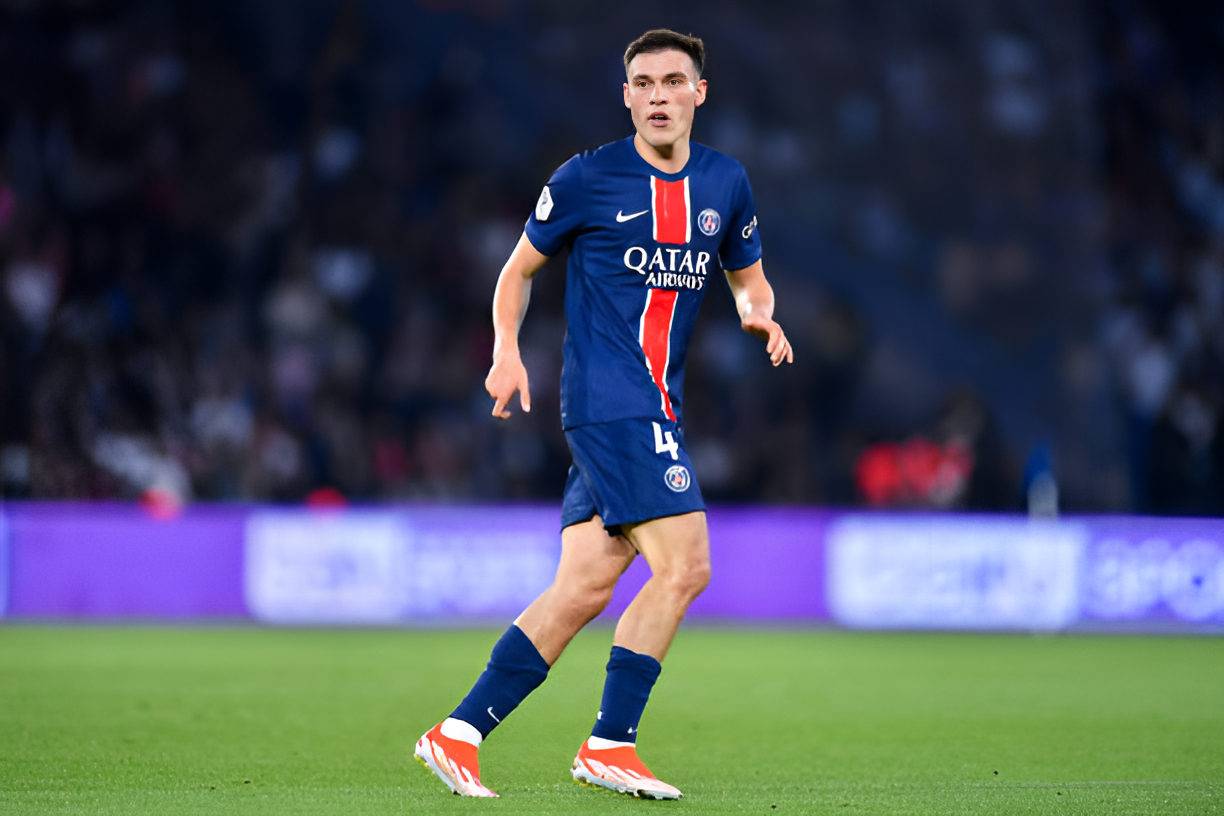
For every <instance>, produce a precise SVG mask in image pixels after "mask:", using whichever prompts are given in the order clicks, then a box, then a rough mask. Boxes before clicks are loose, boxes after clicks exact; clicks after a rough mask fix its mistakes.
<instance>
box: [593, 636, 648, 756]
mask: <svg viewBox="0 0 1224 816" xmlns="http://www.w3.org/2000/svg"><path fill="white" fill-rule="evenodd" d="M662 670H663V666H662V665H660V664H659V661H657V660H655V659H654V658H653V657H651V656H650V655H647V654H639V653H637V652H634V651H630V650H629V649H625V648H623V647H621V646H613V647H612V656H611V657H610V658H609V659H608V677H607V679H606V680H604V690H603V701H602V702H601V703H600V706H599V717H598V718H597V719H596V720H595V727H594V728H593V729H591V736H593V737H599V738H600V739H605V740H612V741H614V742H621V743H625V742H636V741H637V729H638V722H639V721H640V720H641V719H642V712H643V711H645V710H646V701H647V700H649V699H650V690H651V689H652V688H654V684H655V681H656V680H658V679H659V672H661V671H662Z"/></svg>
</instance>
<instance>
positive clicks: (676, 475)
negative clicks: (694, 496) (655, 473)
mask: <svg viewBox="0 0 1224 816" xmlns="http://www.w3.org/2000/svg"><path fill="white" fill-rule="evenodd" d="M663 481H664V482H665V483H666V484H667V487H668V489H670V490H671V491H672V492H673V493H683V492H684V491H686V490H688V489H689V485H690V484H692V481H693V480H692V478H691V477H689V472H688V468H686V467H685V466H684V465H672V466H671V467H669V468H668V469H667V472H666V473H664V474H663Z"/></svg>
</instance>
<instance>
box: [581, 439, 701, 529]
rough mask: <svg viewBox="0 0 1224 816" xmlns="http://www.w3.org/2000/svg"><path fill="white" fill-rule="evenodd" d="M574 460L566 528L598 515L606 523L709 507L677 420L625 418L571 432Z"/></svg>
mask: <svg viewBox="0 0 1224 816" xmlns="http://www.w3.org/2000/svg"><path fill="white" fill-rule="evenodd" d="M565 439H566V441H568V442H569V447H570V453H571V454H572V455H573V457H574V464H573V465H572V466H571V467H570V471H569V480H568V481H566V483H565V499H564V501H562V503H561V527H562V529H564V528H566V527H568V526H570V525H571V524H578V523H579V522H583V521H587V520H588V519H590V518H591V517H592V516H595V515H598V516H599V517H600V519H602V520H603V525H604V527H606V528H608V529H611V528H614V527H618V526H620V525H621V524H632V523H634V522H638V521H648V520H650V519H656V518H663V517H664V516H678V515H680V514H682V513H692V512H693V511H696V510H704V509H705V501H704V500H703V499H702V498H701V488H699V487H698V486H697V479H696V478H694V476H693V463H692V462H690V461H689V457H688V453H686V452H685V450H684V439H683V437H682V436H681V433H680V429H679V428H678V427H677V426H676V424H675V423H674V422H669V421H667V420H662V421H656V420H650V419H620V420H616V421H615V422H601V423H598V424H596V425H581V426H579V427H577V428H571V429H570V430H568V431H566V432H565Z"/></svg>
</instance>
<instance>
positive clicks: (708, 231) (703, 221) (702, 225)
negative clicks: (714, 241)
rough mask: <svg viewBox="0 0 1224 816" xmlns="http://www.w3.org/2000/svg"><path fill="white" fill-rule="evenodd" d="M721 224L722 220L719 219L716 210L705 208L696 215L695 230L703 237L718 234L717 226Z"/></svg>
mask: <svg viewBox="0 0 1224 816" xmlns="http://www.w3.org/2000/svg"><path fill="white" fill-rule="evenodd" d="M721 223H722V219H721V218H719V216H718V211H717V210H711V209H709V208H707V209H704V210H702V211H701V212H700V213H698V214H697V229H699V230H701V231H702V233H703V234H705V235H713V234H714V233H716V232H718V226H719V224H721Z"/></svg>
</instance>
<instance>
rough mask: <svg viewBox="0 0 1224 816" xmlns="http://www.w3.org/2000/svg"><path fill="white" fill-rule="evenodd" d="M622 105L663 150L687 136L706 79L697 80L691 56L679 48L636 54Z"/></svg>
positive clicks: (644, 136) (649, 139)
mask: <svg viewBox="0 0 1224 816" xmlns="http://www.w3.org/2000/svg"><path fill="white" fill-rule="evenodd" d="M627 79H628V81H627V82H626V83H625V107H627V108H628V109H629V110H630V112H631V113H632V114H633V125H634V127H636V128H637V132H638V134H639V135H640V136H641V137H642V139H643V140H645V142H646V143H647V144H649V145H650V146H651V147H654V148H661V149H667V148H670V147H671V146H673V145H675V144H676V143H677V142H679V141H681V140H684V139H688V138H689V134H690V133H691V132H692V130H693V112H694V111H695V110H696V109H697V106H698V105H700V104H701V103H702V102H705V96H706V81H705V80H704V79H697V71H696V70H695V69H694V68H693V59H692V57H690V56H689V55H688V54H686V53H684V52H683V51H677V50H668V51H659V52H658V53H655V54H638V55H637V56H636V57H634V58H633V59H632V60H630V62H629V71H628V77H627Z"/></svg>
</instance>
